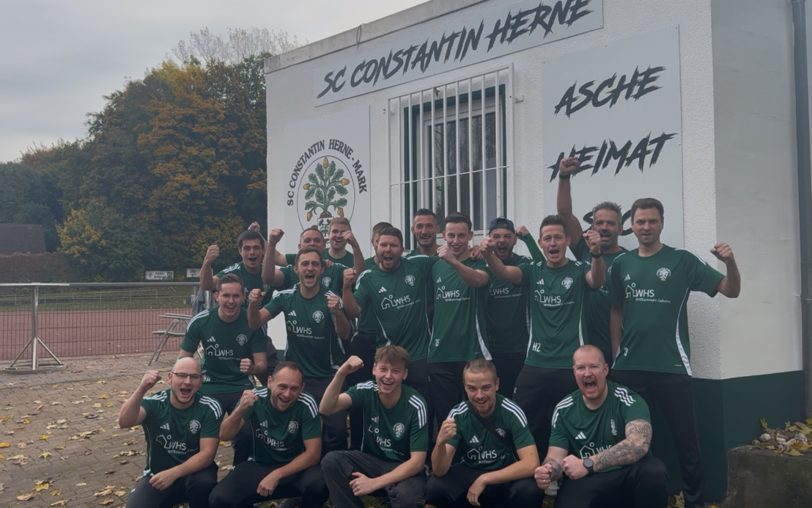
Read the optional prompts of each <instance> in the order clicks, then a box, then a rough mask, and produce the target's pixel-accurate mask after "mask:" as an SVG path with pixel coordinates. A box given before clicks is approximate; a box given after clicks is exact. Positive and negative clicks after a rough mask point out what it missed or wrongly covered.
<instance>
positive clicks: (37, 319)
mask: <svg viewBox="0 0 812 508" xmlns="http://www.w3.org/2000/svg"><path fill="white" fill-rule="evenodd" d="M196 287H197V284H196V283H194V282H187V283H167V282H147V283H96V284H90V283H76V284H74V283H70V284H38V283H35V284H0V362H5V361H12V360H14V359H15V357H17V356H18V354H20V352H21V351H23V349H27V350H28V351H26V352H25V353H24V354H23V355H22V357H23V358H26V357H27V358H31V351H30V347H31V346H32V344H30V343H31V342H32V339H33V338H35V337H36V338H39V340H40V341H41V342H42V344H44V345H45V348H47V349H46V351H47V350H50V351H51V352H52V353H53V355H55V356H57V357H71V356H90V355H93V356H96V355H111V354H117V353H144V352H150V351H153V350H154V349H155V347H156V345H157V344H158V341H159V340H160V337H159V336H158V335H156V334H154V333H153V332H154V331H156V330H161V329H166V328H167V326H168V325H169V324H170V323H169V321H170V319H169V318H167V317H164V316H163V315H164V314H167V313H177V314H190V313H191V300H192V296H193V295H194V292H195V289H196ZM174 340H176V341H179V339H174ZM33 342H34V344H36V341H33ZM177 347H178V344H174V343H171V344H168V345H167V348H168V349H170V350H171V349H172V348H174V349H177ZM45 348H43V349H45ZM36 354H42V351H40V353H34V355H35V357H34V360H35V361H34V363H36ZM46 354H47V353H46Z"/></svg>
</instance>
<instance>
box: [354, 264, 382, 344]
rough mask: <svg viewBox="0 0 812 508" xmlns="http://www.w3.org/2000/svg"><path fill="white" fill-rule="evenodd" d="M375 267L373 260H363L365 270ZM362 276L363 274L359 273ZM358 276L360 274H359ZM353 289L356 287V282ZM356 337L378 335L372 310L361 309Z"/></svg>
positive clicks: (376, 322)
mask: <svg viewBox="0 0 812 508" xmlns="http://www.w3.org/2000/svg"><path fill="white" fill-rule="evenodd" d="M375 266H377V265H376V264H375V258H374V257H371V258H366V259H365V260H364V268H365V269H366V270H371V269H372V268H375ZM361 273H362V274H363V273H364V272H361ZM359 275H360V274H359ZM355 287H358V282H357V281H356V284H355ZM356 328H357V330H358V335H363V336H365V337H377V336H378V335H379V334H380V329H379V328H378V321H377V320H376V319H375V313H374V312H372V309H369V308H367V307H361V315H360V316H358V325H357V327H356Z"/></svg>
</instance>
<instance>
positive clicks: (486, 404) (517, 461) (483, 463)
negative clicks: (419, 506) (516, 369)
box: [426, 358, 544, 508]
mask: <svg viewBox="0 0 812 508" xmlns="http://www.w3.org/2000/svg"><path fill="white" fill-rule="evenodd" d="M463 384H464V386H465V393H466V396H467V400H466V401H465V402H462V403H460V404H457V405H456V406H454V408H453V409H452V410H451V412H450V413H449V414H448V418H447V419H446V420H445V421H443V424H442V426H441V427H440V432H439V433H438V434H437V444H436V445H435V446H434V450H433V451H432V453H431V464H432V468H433V471H432V475H431V478H429V482H428V486H427V493H426V502H427V503H428V504H431V505H434V506H437V507H438V508H445V507H464V506H471V505H473V506H490V507H494V508H498V507H503V506H532V507H537V506H541V501H542V499H543V498H544V494H543V493H542V492H541V491H540V490H539V489H538V488H536V484H535V482H534V481H533V471H534V470H535V468H536V467H538V464H539V456H538V451H537V450H536V445H535V443H534V442H533V436H532V435H531V434H530V431H529V430H528V428H527V418H526V417H525V415H524V413H523V412H522V410H521V408H519V406H518V405H516V403H515V402H513V401H512V400H510V399H508V398H506V397H503V396H502V395H500V394H498V393H497V390H498V389H499V378H498V377H497V375H496V368H495V367H494V366H493V363H491V362H489V361H487V360H485V359H484V358H477V359H476V360H472V361H470V362H468V363H467V364H466V365H465V369H464V371H463ZM455 455H458V456H459V457H460V458H461V462H459V463H456V464H454V465H452V461H453V459H454V457H455Z"/></svg>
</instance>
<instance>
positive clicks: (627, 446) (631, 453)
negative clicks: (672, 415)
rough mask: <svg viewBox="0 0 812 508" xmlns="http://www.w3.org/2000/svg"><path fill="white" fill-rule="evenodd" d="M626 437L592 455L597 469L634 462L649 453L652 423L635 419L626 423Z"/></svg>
mask: <svg viewBox="0 0 812 508" xmlns="http://www.w3.org/2000/svg"><path fill="white" fill-rule="evenodd" d="M625 430H626V439H624V440H623V441H621V442H619V443H617V444H616V445H614V446H612V447H611V448H609V449H608V450H604V451H602V452H601V453H599V454H597V455H595V456H594V457H592V460H593V461H594V462H595V471H605V470H607V469H611V468H613V467H617V466H627V465H629V464H634V463H635V462H637V461H638V460H640V459H641V458H643V456H645V455H646V454H647V453H648V448H649V444H651V424H650V423H649V422H647V421H645V420H633V421H631V422H629V423H627V424H626V429H625Z"/></svg>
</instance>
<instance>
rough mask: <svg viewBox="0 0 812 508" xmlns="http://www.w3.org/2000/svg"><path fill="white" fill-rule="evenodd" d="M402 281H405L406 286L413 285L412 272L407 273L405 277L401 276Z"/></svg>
mask: <svg viewBox="0 0 812 508" xmlns="http://www.w3.org/2000/svg"><path fill="white" fill-rule="evenodd" d="M403 282H405V283H406V285H407V286H411V287H414V283H415V280H414V275H412V274H409V275H407V276H406V277H404V278H403Z"/></svg>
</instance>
